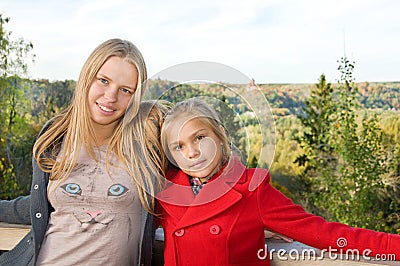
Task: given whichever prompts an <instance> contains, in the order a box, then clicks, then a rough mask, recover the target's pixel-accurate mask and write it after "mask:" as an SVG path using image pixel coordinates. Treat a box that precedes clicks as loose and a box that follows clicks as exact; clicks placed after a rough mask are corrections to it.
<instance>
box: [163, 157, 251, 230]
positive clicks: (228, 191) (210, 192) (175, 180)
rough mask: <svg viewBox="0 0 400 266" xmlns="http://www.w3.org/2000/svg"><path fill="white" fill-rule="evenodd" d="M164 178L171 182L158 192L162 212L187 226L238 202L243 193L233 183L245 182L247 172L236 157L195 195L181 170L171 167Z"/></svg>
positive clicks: (181, 224)
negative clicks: (234, 187)
mask: <svg viewBox="0 0 400 266" xmlns="http://www.w3.org/2000/svg"><path fill="white" fill-rule="evenodd" d="M167 179H169V180H170V182H168V185H167V187H166V189H164V190H163V191H161V192H160V193H158V194H157V196H156V198H157V200H158V201H159V203H160V205H161V206H162V208H163V209H164V211H166V212H167V213H168V214H169V215H170V216H172V217H174V218H175V220H176V221H179V225H180V226H186V225H189V224H193V223H197V222H200V221H204V220H206V219H208V218H210V217H212V216H214V215H216V214H218V213H220V212H222V211H224V210H226V209H227V208H229V207H230V206H232V205H233V204H235V203H236V202H238V201H239V200H240V199H241V198H242V194H241V193H240V192H238V191H236V190H235V189H232V188H233V186H234V185H235V184H238V183H239V184H242V183H245V182H246V181H247V175H246V167H245V166H244V165H243V164H242V163H241V162H240V160H239V158H237V157H235V158H233V159H232V160H230V161H229V163H228V165H227V166H226V167H225V168H224V170H223V171H222V172H221V173H219V176H218V177H216V178H214V177H213V178H212V179H211V180H210V181H209V182H208V183H207V184H206V185H205V186H204V187H203V188H202V190H201V191H200V193H199V194H198V195H197V196H194V194H193V191H192V189H191V187H190V184H189V178H188V176H187V175H186V174H185V173H184V172H182V171H180V170H178V171H177V170H171V171H169V172H168V173H167ZM189 206H190V208H189Z"/></svg>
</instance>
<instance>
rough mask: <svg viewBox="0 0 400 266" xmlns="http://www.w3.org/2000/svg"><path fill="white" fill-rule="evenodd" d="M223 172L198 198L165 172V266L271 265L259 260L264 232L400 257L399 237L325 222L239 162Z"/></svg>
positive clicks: (176, 174)
mask: <svg viewBox="0 0 400 266" xmlns="http://www.w3.org/2000/svg"><path fill="white" fill-rule="evenodd" d="M227 168H229V169H228V171H224V173H223V174H222V175H220V176H218V178H215V179H213V180H212V181H209V183H208V184H206V185H205V186H204V187H203V189H202V190H201V191H200V193H199V194H198V195H197V196H196V197H194V195H193V192H192V191H191V188H190V186H189V181H188V177H187V175H186V174H185V173H183V172H182V171H176V170H172V171H169V173H168V175H167V178H168V179H169V180H171V181H173V182H174V184H170V185H169V186H168V187H167V188H166V189H165V190H164V191H162V192H160V193H159V194H158V195H157V198H158V200H159V203H160V204H159V205H160V211H161V212H162V218H161V219H160V223H161V225H162V226H163V228H164V237H165V247H164V248H165V250H164V261H165V265H238V264H239V265H269V260H268V256H267V258H266V259H263V258H262V256H261V258H259V256H258V255H260V254H264V253H260V250H263V249H264V248H265V246H264V228H267V229H269V230H271V231H274V232H277V233H280V234H283V235H286V236H289V237H291V238H293V239H294V240H296V241H300V242H302V243H305V244H307V245H310V246H312V247H316V248H319V249H326V250H332V249H338V250H339V251H340V247H343V245H342V243H343V242H340V243H339V245H341V246H338V242H339V241H340V240H342V241H344V239H345V241H347V244H346V245H345V247H343V250H345V249H356V248H357V249H358V250H359V252H360V255H362V252H363V251H364V250H366V249H370V250H371V251H372V252H371V253H368V255H370V256H373V255H376V254H395V255H396V258H397V259H398V260H399V259H400V235H393V234H386V233H379V232H375V231H371V230H366V229H359V228H352V227H349V226H346V225H343V224H340V223H334V222H327V221H325V220H324V219H323V218H321V217H319V216H315V215H312V214H309V213H306V212H305V211H304V209H303V208H302V207H301V206H299V205H296V204H294V203H293V202H292V201H291V200H290V199H288V198H287V197H286V196H284V195H283V194H282V193H280V192H279V191H278V190H276V189H275V188H273V187H272V186H271V185H270V177H269V174H268V172H267V171H266V170H264V169H257V170H256V169H245V167H244V166H243V165H242V164H241V163H240V162H238V160H235V162H234V163H233V165H232V166H228V167H227ZM255 171H256V173H255ZM226 173H227V174H226ZM253 182H254V183H253ZM258 184H259V185H258ZM329 248H330V249H329Z"/></svg>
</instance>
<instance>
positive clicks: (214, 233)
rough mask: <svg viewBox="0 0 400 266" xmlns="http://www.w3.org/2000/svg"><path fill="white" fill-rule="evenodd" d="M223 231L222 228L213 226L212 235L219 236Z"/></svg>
mask: <svg viewBox="0 0 400 266" xmlns="http://www.w3.org/2000/svg"><path fill="white" fill-rule="evenodd" d="M220 231H221V228H220V227H219V226H218V225H211V226H210V233H211V234H213V235H218V234H219V232H220Z"/></svg>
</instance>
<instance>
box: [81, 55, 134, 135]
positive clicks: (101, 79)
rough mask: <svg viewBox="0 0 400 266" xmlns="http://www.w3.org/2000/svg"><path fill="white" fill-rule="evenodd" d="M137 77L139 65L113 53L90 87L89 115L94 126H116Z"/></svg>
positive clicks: (131, 93)
mask: <svg viewBox="0 0 400 266" xmlns="http://www.w3.org/2000/svg"><path fill="white" fill-rule="evenodd" d="M137 80H138V72H137V70H136V67H135V66H134V65H132V64H130V63H128V62H126V61H124V60H123V59H122V58H120V57H117V56H113V57H110V58H109V59H108V60H107V61H106V62H105V63H104V64H103V66H102V67H101V68H100V69H99V71H98V73H97V75H96V77H95V78H94V79H93V82H92V85H91V86H90V88H89V95H88V102H89V111H90V116H91V119H92V121H93V124H94V128H95V130H99V129H100V130H104V129H105V128H110V129H112V130H113V129H114V128H115V124H116V123H117V121H118V120H119V119H120V118H121V117H122V116H123V115H124V113H125V110H126V108H127V106H128V103H129V101H130V99H131V98H132V95H133V94H134V93H135V90H136V86H137Z"/></svg>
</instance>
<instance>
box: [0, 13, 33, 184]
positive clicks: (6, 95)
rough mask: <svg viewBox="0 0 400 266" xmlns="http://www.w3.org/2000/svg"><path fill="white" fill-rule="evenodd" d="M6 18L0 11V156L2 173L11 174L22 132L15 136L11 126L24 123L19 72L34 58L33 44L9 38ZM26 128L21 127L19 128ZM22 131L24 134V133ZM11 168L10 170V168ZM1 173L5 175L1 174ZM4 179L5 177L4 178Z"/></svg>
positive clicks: (23, 72) (22, 94) (21, 81)
mask: <svg viewBox="0 0 400 266" xmlns="http://www.w3.org/2000/svg"><path fill="white" fill-rule="evenodd" d="M9 20H10V19H9V18H7V17H3V15H2V14H0V59H1V61H0V104H1V106H2V108H1V109H0V134H1V136H2V137H1V139H0V158H1V160H2V169H3V170H2V173H3V174H4V173H7V175H9V176H11V177H12V176H13V174H14V172H13V170H12V169H15V168H14V167H13V163H14V161H13V159H14V155H13V150H14V146H15V145H14V144H15V143H17V142H18V140H19V139H21V138H22V139H23V138H24V136H16V135H15V134H14V129H15V127H16V123H17V122H21V124H19V125H18V126H19V128H20V129H21V125H22V124H25V123H24V119H23V118H24V113H25V111H24V110H25V109H24V108H25V107H26V102H24V101H26V100H25V99H24V89H23V80H21V78H20V76H22V75H25V74H26V73H27V63H26V60H29V58H31V59H32V61H33V59H34V55H31V51H32V49H33V45H32V43H30V42H27V41H25V40H24V39H22V38H19V39H17V40H12V38H11V32H10V31H7V30H6V29H5V26H6V24H7V23H8V22H9ZM24 131H28V132H29V129H28V128H25V130H20V132H24ZM23 134H26V132H25V133H23ZM9 169H11V172H10V171H9ZM3 177H4V176H3ZM3 180H5V177H4V178H3Z"/></svg>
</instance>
